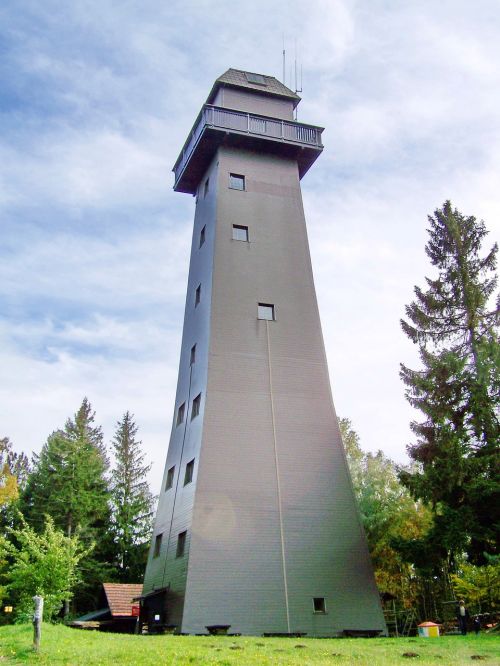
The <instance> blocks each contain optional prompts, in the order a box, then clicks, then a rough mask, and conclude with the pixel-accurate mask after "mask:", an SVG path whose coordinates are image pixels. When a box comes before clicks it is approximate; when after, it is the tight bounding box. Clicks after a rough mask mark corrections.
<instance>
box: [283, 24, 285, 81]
mask: <svg viewBox="0 0 500 666" xmlns="http://www.w3.org/2000/svg"><path fill="white" fill-rule="evenodd" d="M285 72H286V53H285V33H283V85H285V86H286V80H285Z"/></svg>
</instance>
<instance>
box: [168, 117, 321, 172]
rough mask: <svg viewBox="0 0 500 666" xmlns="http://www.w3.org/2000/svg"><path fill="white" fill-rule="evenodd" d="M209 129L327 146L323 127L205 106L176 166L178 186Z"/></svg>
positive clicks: (319, 146)
mask: <svg viewBox="0 0 500 666" xmlns="http://www.w3.org/2000/svg"><path fill="white" fill-rule="evenodd" d="M206 126H208V127H217V128H220V129H227V130H234V131H236V132H242V133H247V134H250V135H254V136H265V137H269V138H272V139H276V140H278V141H284V142H293V143H301V144H305V145H308V146H317V147H318V148H321V147H322V145H323V144H322V143H321V132H322V129H321V128H319V127H313V126H311V125H303V124H301V123H296V122H290V121H288V120H279V119H277V118H268V117H266V116H258V115H255V114H253V113H244V112H243V111H233V110H230V109H224V108H222V107H220V106H212V105H211V104H205V105H204V106H203V108H202V110H201V112H200V115H199V116H198V118H197V121H196V123H195V125H194V127H193V129H192V130H191V133H190V135H189V137H188V140H187V141H186V143H185V145H184V148H183V150H182V153H181V154H180V155H179V158H178V160H177V162H176V164H175V166H174V172H175V180H176V182H177V180H178V178H179V176H180V175H181V173H182V171H183V169H184V167H185V165H186V162H187V161H188V160H189V158H190V156H191V153H192V152H193V149H194V147H195V146H196V143H197V141H198V139H199V137H200V134H201V133H202V132H203V130H204V128H205V127H206Z"/></svg>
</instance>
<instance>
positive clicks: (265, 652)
mask: <svg viewBox="0 0 500 666" xmlns="http://www.w3.org/2000/svg"><path fill="white" fill-rule="evenodd" d="M32 638H33V630H32V627H31V625H21V626H19V625H18V626H6V627H0V666H3V664H20V663H21V664H26V663H27V664H50V666H53V665H54V666H57V665H58V664H61V665H62V664H64V665H65V666H70V665H71V666H77V665H81V666H84V665H85V666H90V665H92V666H98V665H100V664H106V665H107V664H113V665H115V664H120V666H121V665H122V664H134V665H137V666H143V665H144V666H149V665H151V666H161V665H165V664H168V665H169V666H170V664H173V665H175V666H181V665H184V664H201V665H202V666H203V665H204V664H219V665H221V666H222V665H225V666H229V665H230V664H239V665H240V666H242V665H244V666H247V665H248V666H253V665H254V664H259V665H267V664H269V665H271V664H272V665H273V666H277V665H279V664H318V665H319V664H356V665H357V664H359V665H360V666H361V665H363V664H369V665H370V666H382V665H383V666H388V665H392V664H442V665H443V666H445V665H449V666H451V665H453V666H458V665H460V664H472V663H480V664H484V665H485V666H499V664H500V637H497V636H484V635H482V636H478V637H477V636H474V635H469V636H466V637H464V636H443V637H440V638H372V639H363V638H358V639H352V638H350V639H314V638H300V639H299V638H259V637H248V636H241V637H234V638H232V637H216V638H215V637H212V636H207V637H205V636H131V635H128V634H106V633H99V632H96V631H82V630H79V629H69V628H68V627H64V626H53V625H44V626H43V632H42V646H41V650H40V653H39V654H38V655H37V654H35V653H33V651H32V649H31V645H32ZM405 653H407V654H408V653H410V655H411V654H412V653H413V655H415V654H416V655H417V656H403V655H404V654H405ZM475 657H476V658H475ZM478 657H480V658H478Z"/></svg>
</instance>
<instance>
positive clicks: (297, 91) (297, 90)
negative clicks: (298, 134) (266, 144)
mask: <svg viewBox="0 0 500 666" xmlns="http://www.w3.org/2000/svg"><path fill="white" fill-rule="evenodd" d="M299 92H302V65H300V88H299V85H298V80H297V38H295V93H296V94H297V93H299ZM295 120H297V107H295Z"/></svg>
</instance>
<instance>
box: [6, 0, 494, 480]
mask: <svg viewBox="0 0 500 666" xmlns="http://www.w3.org/2000/svg"><path fill="white" fill-rule="evenodd" d="M236 8H237V9H236ZM283 34H284V35H285V42H286V46H287V51H288V56H289V57H288V67H287V81H286V82H287V83H288V84H290V83H291V81H290V73H291V72H290V65H291V64H292V62H293V57H294V52H295V43H296V48H297V53H298V58H299V62H300V63H302V66H303V72H304V75H303V84H304V91H303V93H302V97H303V101H302V103H301V104H300V107H299V119H300V120H303V121H304V122H310V123H313V124H318V125H322V126H324V127H325V128H326V129H325V132H324V142H325V151H324V153H323V155H322V156H321V158H320V159H319V160H318V162H317V163H316V164H315V166H314V168H313V169H312V170H311V171H310V172H309V173H308V174H307V176H306V177H305V178H304V180H303V195H304V205H305V210H306V218H307V221H308V229H309V237H310V244H311V254H312V261H313V268H314V273H315V280H316V288H317V292H318V299H319V305H320V311H321V316H322V322H323V332H324V337H325V344H326V350H327V355H328V360H329V367H330V374H331V378H332V386H333V394H334V400H335V404H336V407H337V411H338V413H339V415H341V416H348V417H350V418H351V419H352V421H353V423H354V426H355V428H356V429H357V430H358V432H359V434H360V435H361V443H362V446H363V447H364V448H365V449H370V450H376V449H378V448H382V449H383V450H384V451H385V452H386V453H387V454H388V455H390V456H391V457H393V458H395V459H397V460H399V461H404V460H405V446H406V445H407V444H408V443H409V442H410V441H411V433H410V431H409V425H408V424H409V421H410V419H411V418H412V413H411V410H410V408H409V407H408V405H407V404H406V403H405V400H404V396H403V386H402V383H401V382H400V380H399V377H398V368H399V363H400V362H401V361H404V362H406V363H408V364H410V365H411V364H412V363H413V364H414V365H415V364H416V363H417V360H416V354H415V350H414V349H413V348H412V345H411V344H410V343H409V342H408V341H406V339H405V338H404V336H403V334H402V332H401V330H400V326H399V319H400V317H401V316H402V315H403V313H404V305H405V304H406V303H408V302H409V301H410V299H411V297H412V289H413V286H414V285H415V284H422V283H423V279H424V275H426V274H429V273H430V267H429V265H428V263H427V260H426V257H425V253H424V244H425V241H426V231H425V230H426V225H427V218H426V216H427V214H429V213H431V212H432V211H433V210H434V209H435V208H436V207H437V206H440V205H441V204H442V203H443V202H444V200H445V199H448V198H449V199H451V200H452V202H453V203H454V205H456V206H457V207H458V208H459V209H460V210H461V211H462V212H463V213H467V214H475V215H476V216H477V217H479V218H483V219H484V220H485V221H486V224H487V227H488V228H489V229H490V231H491V234H490V237H489V241H490V243H492V242H493V241H494V240H498V237H499V235H500V227H499V219H500V215H499V213H500V196H499V187H498V180H499V177H498V175H499V166H500V114H499V112H498V110H499V108H500V74H499V67H498V63H499V62H500V11H499V5H498V2H497V1H496V0H476V2H474V3H471V2H468V1H467V0H443V1H441V2H439V3H438V2H435V1H432V2H431V1H427V0H419V1H417V0H415V1H411V0H410V1H408V2H396V1H392V2H387V1H382V0H370V2H368V1H367V0H364V1H355V0H330V1H326V0H317V1H312V2H310V3H304V2H298V1H296V0H291V1H288V2H280V1H278V2H272V3H269V2H263V1H262V0H254V2H252V3H241V5H240V4H235V3H234V2H229V1H227V0H218V1H217V0H212V1H210V2H208V1H204V0H200V1H198V2H189V1H188V2H179V1H177V0H170V2H160V1H155V2H152V1H148V0H143V1H141V2H139V1H135V0H129V1H128V2H113V1H106V0H100V1H99V2H97V1H94V0H72V2H68V3H66V2H61V1H58V2H55V1H52V0H45V1H44V2H38V1H36V2H30V1H28V0H17V1H15V2H14V1H12V2H11V1H9V0H4V2H3V3H2V4H1V6H0V55H1V57H0V75H1V81H2V85H1V86H0V227H1V243H0V368H1V378H2V381H1V382H0V423H1V431H0V436H8V437H10V438H11V440H12V441H13V442H14V445H15V447H16V448H17V449H19V450H21V449H23V450H26V451H32V450H35V451H37V450H39V449H40V447H41V446H42V444H43V442H44V441H45V439H46V437H47V435H48V434H50V432H51V431H52V430H54V429H55V428H58V427H60V426H61V425H62V424H63V423H64V421H65V420H66V418H67V417H68V416H69V415H71V414H73V413H74V412H75V410H76V409H77V408H78V406H79V404H80V402H81V400H82V398H83V396H85V395H86V396H88V397H89V399H90V400H91V402H92V404H93V406H94V408H95V409H96V411H97V419H98V421H99V422H100V423H102V424H103V426H104V432H105V436H106V439H107V440H108V441H109V440H110V439H111V437H112V434H113V429H114V423H115V422H116V420H117V419H118V418H120V417H121V415H122V414H123V412H124V411H125V410H127V409H128V410H130V411H132V412H133V413H134V414H135V416H136V419H137V422H138V424H139V426H140V435H141V437H142V440H143V443H144V448H145V449H146V451H147V454H148V457H149V458H150V459H151V460H154V462H155V465H154V468H153V474H152V477H151V480H152V483H153V486H154V487H155V489H157V487H158V486H159V483H160V477H161V473H162V469H163V464H164V458H165V454H166V450H167V446H168V439H169V433H170V423H171V418H172V411H173V400H174V394H175V385H176V376H177V365H178V354H179V349H180V336H181V328H182V317H183V309H184V299H185V288H186V280H187V270H188V260H189V246H190V239H191V226H192V218H193V213H194V202H193V199H192V197H190V196H188V195H182V194H176V193H174V192H173V191H172V174H171V168H172V165H173V164H174V162H175V159H176V157H177V154H178V152H179V150H180V148H181V147H182V144H183V141H184V139H185V137H186V135H187V133H188V131H189V129H190V128H191V125H192V123H193V121H194V119H195V117H196V115H197V113H198V110H199V108H200V106H201V104H202V103H203V102H204V100H205V98H206V96H207V94H208V92H209V90H210V88H211V86H212V84H213V81H214V79H215V78H216V77H217V76H219V75H220V74H221V73H223V72H224V71H225V70H226V69H227V68H228V67H236V68H239V69H247V70H250V71H256V72H262V73H265V74H270V75H275V76H277V77H279V78H281V77H282V60H281V50H282V39H283Z"/></svg>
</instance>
